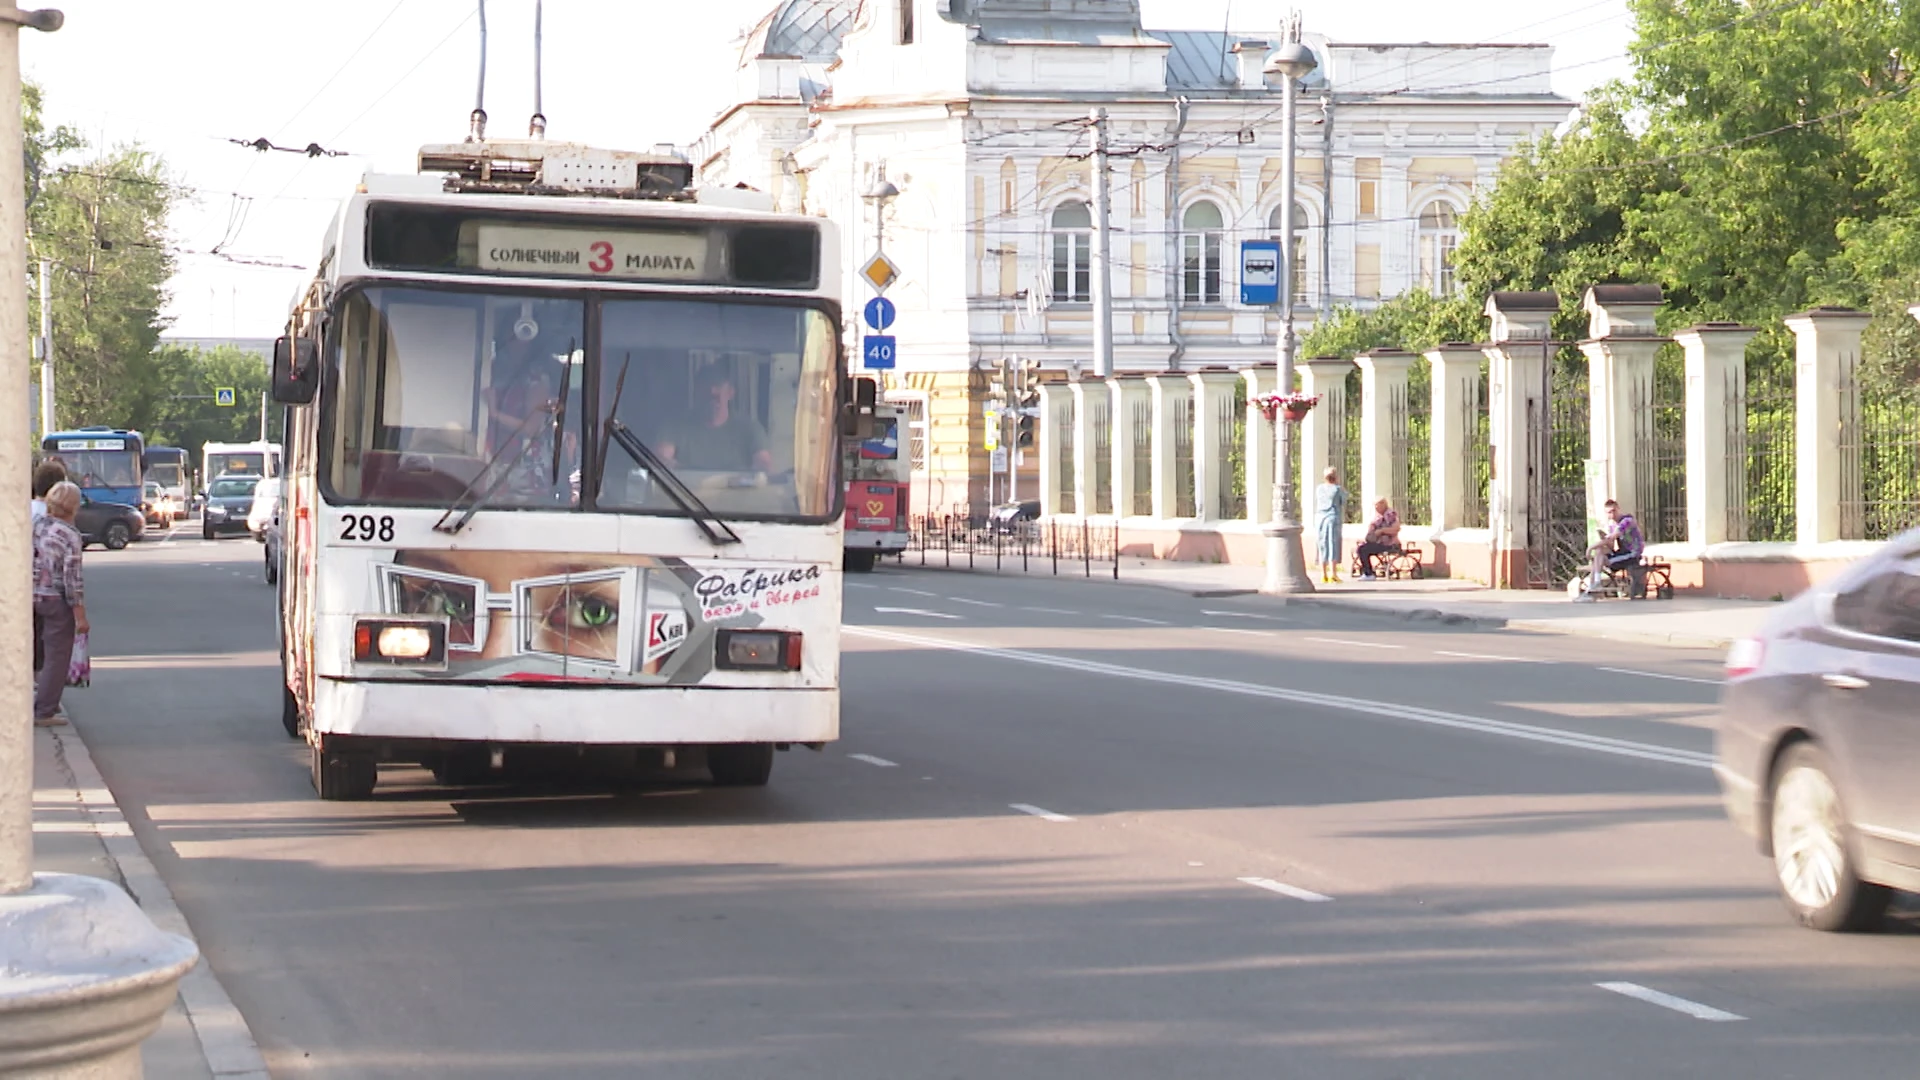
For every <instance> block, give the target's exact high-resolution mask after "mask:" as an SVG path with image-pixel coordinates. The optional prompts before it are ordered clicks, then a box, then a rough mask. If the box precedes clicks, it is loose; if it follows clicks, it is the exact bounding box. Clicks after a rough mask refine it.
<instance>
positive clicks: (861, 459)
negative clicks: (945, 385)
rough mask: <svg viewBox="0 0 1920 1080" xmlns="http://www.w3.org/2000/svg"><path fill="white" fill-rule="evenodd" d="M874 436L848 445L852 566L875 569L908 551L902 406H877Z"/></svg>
mask: <svg viewBox="0 0 1920 1080" xmlns="http://www.w3.org/2000/svg"><path fill="white" fill-rule="evenodd" d="M873 420H874V428H873V437H872V438H870V439H862V440H859V441H851V442H848V443H847V447H846V477H847V522H846V568H847V569H848V570H851V571H854V572H856V573H865V572H866V571H869V570H872V569H873V565H874V563H875V562H876V561H877V560H878V559H879V558H880V556H882V555H898V554H900V553H901V552H904V551H906V550H907V505H908V493H909V492H910V491H911V489H912V486H913V476H912V472H911V469H912V462H911V461H909V460H908V452H907V432H906V431H905V430H903V429H904V427H905V421H906V416H905V412H904V410H902V409H901V408H900V407H899V406H897V405H889V404H886V403H885V402H879V403H876V404H875V405H874V407H873Z"/></svg>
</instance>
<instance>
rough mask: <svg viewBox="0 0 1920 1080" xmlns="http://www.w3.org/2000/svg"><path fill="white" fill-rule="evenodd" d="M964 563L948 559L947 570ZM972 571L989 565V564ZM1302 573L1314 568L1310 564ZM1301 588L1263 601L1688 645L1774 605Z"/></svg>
mask: <svg viewBox="0 0 1920 1080" xmlns="http://www.w3.org/2000/svg"><path fill="white" fill-rule="evenodd" d="M900 565H901V566H902V568H904V569H917V568H919V566H920V563H919V559H918V556H917V554H916V553H909V554H908V555H907V557H906V559H905V561H904V562H902V563H901V564H900ZM963 565H964V564H962V563H958V562H956V563H955V565H954V569H955V570H959V569H962V567H963ZM1032 567H1033V568H1032V569H1031V570H1029V571H1027V572H1025V575H1024V576H1030V577H1053V576H1054V575H1053V574H1052V573H1051V564H1050V563H1048V562H1046V561H1044V560H1034V562H1033V563H1032ZM944 568H945V563H944V560H942V559H938V558H930V559H929V560H928V562H927V569H944ZM1090 569H1091V571H1092V577H1091V580H1093V581H1104V582H1107V583H1109V584H1111V583H1112V582H1113V580H1114V578H1113V564H1112V563H1110V562H1108V563H1096V564H1094V565H1093V566H1092V567H1091V568H1090ZM977 572H985V573H994V572H996V571H994V569H993V567H992V565H991V563H985V564H982V565H981V567H980V569H979V570H978V571H977ZM998 572H999V573H1003V574H1013V575H1021V574H1022V571H1021V570H1020V568H1019V565H1018V563H1017V562H1013V561H1011V560H1010V561H1008V562H1007V563H1006V564H1005V566H1004V568H1003V569H1001V570H1000V571H998ZM1309 572H1310V573H1317V570H1314V569H1310V571H1309ZM1058 577H1059V579H1060V580H1062V581H1078V580H1087V578H1086V576H1085V573H1084V571H1083V569H1082V566H1081V564H1080V563H1079V562H1077V561H1076V562H1074V563H1072V564H1071V566H1069V564H1068V562H1067V561H1066V560H1062V561H1061V563H1060V573H1059V575H1058ZM1265 578H1266V569H1265V568H1264V567H1259V566H1229V565H1222V564H1217V563H1192V562H1168V561H1165V560H1160V559H1141V558H1134V557H1131V556H1129V557H1123V558H1122V559H1121V560H1120V578H1119V583H1120V584H1122V585H1149V586H1153V587H1156V588H1162V589H1173V590H1176V591H1178V592H1184V593H1187V594H1189V595H1191V596H1203V597H1204V596H1242V595H1257V594H1258V593H1259V591H1260V584H1261V582H1262V581H1263V580H1265ZM1315 588H1316V590H1317V591H1315V592H1314V593H1312V594H1310V595H1307V596H1296V597H1288V598H1286V599H1284V600H1281V599H1275V600H1273V601H1271V602H1272V603H1276V604H1325V605H1329V606H1334V607H1338V608H1340V609H1342V610H1347V611H1359V612H1367V613H1371V614H1377V615H1380V616H1382V617H1385V618H1400V619H1407V620H1434V621H1440V622H1446V623H1453V624H1457V625H1471V626H1478V627H1483V628H1488V629H1507V630H1527V631H1532V632H1535V633H1548V634H1573V635H1579V636H1584V637H1600V638H1609V639H1612V640H1616V641H1634V642H1641V643H1651V644H1656V645H1675V646H1681V647H1684V648H1695V649H1724V648H1726V647H1727V646H1729V645H1731V644H1733V643H1734V642H1735V641H1738V640H1740V639H1741V638H1743V637H1747V636H1749V635H1751V634H1753V633H1754V632H1755V631H1757V630H1758V629H1759V627H1760V624H1761V623H1762V622H1763V621H1765V619H1766V617H1767V616H1768V615H1769V614H1770V613H1772V612H1773V611H1775V610H1777V609H1778V608H1779V606H1780V605H1779V604H1777V603H1771V602H1768V601H1751V600H1721V599H1716V598H1712V597H1675V598H1674V599H1672V600H1602V601H1599V602H1598V603H1593V604H1576V603H1573V602H1571V601H1569V600H1568V599H1567V594H1566V593H1565V592H1563V591H1560V590H1545V589H1490V588H1487V587H1486V586H1484V585H1478V584H1475V583H1473V582H1470V581H1452V580H1448V579H1445V578H1425V579H1420V580H1415V581H1353V580H1351V579H1349V580H1347V581H1344V582H1342V583H1341V584H1337V585H1320V584H1318V583H1317V582H1316V584H1315Z"/></svg>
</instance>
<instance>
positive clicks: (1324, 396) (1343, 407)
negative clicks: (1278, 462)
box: [1294, 356, 1360, 516]
mask: <svg viewBox="0 0 1920 1080" xmlns="http://www.w3.org/2000/svg"><path fill="white" fill-rule="evenodd" d="M1294 370H1296V371H1298V372H1299V373H1300V392H1301V393H1303V394H1318V395H1319V397H1320V404H1318V405H1315V406H1314V407H1313V410H1312V411H1311V412H1309V413H1307V418H1306V419H1305V420H1302V421H1300V481H1299V483H1300V505H1301V507H1302V509H1303V514H1302V516H1305V514H1304V510H1305V508H1306V507H1307V505H1308V504H1309V503H1311V502H1312V501H1313V489H1314V488H1316V487H1318V486H1319V484H1320V477H1321V476H1322V475H1323V474H1325V473H1326V471H1327V466H1329V465H1331V466H1333V467H1334V468H1336V469H1340V470H1341V472H1342V474H1343V475H1342V476H1341V477H1340V486H1341V487H1344V488H1346V489H1347V493H1348V495H1349V496H1352V494H1353V485H1354V484H1355V483H1357V482H1358V481H1359V479H1360V478H1359V477H1357V476H1347V475H1344V473H1345V471H1346V470H1345V463H1344V462H1339V461H1333V460H1331V458H1332V456H1333V441H1334V434H1335V432H1334V430H1333V426H1334V424H1336V423H1345V422H1346V415H1347V373H1348V372H1350V371H1352V370H1353V361H1351V360H1347V359H1344V358H1342V357H1338V356H1316V357H1313V358H1312V359H1310V360H1307V361H1306V362H1304V363H1302V364H1300V365H1299V366H1298V367H1296V368H1295V369H1294ZM1342 434H1344V432H1343V433H1342Z"/></svg>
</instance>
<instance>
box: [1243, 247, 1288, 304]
mask: <svg viewBox="0 0 1920 1080" xmlns="http://www.w3.org/2000/svg"><path fill="white" fill-rule="evenodd" d="M1240 302H1241V303H1242V304H1245V305H1247V306H1248V307H1272V306H1273V305H1275V304H1277V303H1279V302H1280V242H1279V241H1278V240H1247V241H1244V242H1243V243H1241V245H1240Z"/></svg>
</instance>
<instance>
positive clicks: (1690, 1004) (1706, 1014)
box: [1593, 982, 1746, 1023]
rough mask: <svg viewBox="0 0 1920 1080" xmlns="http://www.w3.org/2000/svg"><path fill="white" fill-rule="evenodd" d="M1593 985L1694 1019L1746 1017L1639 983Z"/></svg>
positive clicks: (1720, 1019)
mask: <svg viewBox="0 0 1920 1080" xmlns="http://www.w3.org/2000/svg"><path fill="white" fill-rule="evenodd" d="M1593 985H1595V986H1597V987H1599V988H1600V989H1602V990H1611V991H1613V992H1614V993H1616V994H1622V995H1625V996H1626V997H1630V998H1633V999H1634V1000H1635V1001H1644V1002H1646V1003H1647V1004H1649V1005H1658V1006H1660V1007H1661V1008H1663V1009H1672V1010H1673V1011H1674V1012H1677V1013H1686V1014H1687V1015H1688V1016H1691V1017H1693V1018H1694V1019H1696V1020H1713V1021H1716V1022H1719V1023H1725V1022H1726V1021H1729V1020H1745V1019H1746V1017H1744V1016H1741V1015H1740V1014H1739V1013H1730V1012H1727V1011H1726V1010H1725V1009H1716V1008H1714V1007H1713V1006H1711V1005H1702V1004H1700V1003H1699V1002H1697V1001H1688V1000H1687V999H1686V998H1683V997H1674V996H1673V995H1672V994H1663V993H1661V992H1660V991H1658V990H1649V989H1647V988H1646V987H1644V986H1641V985H1640V984H1639V983H1630V982H1603V983H1594V984H1593Z"/></svg>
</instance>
